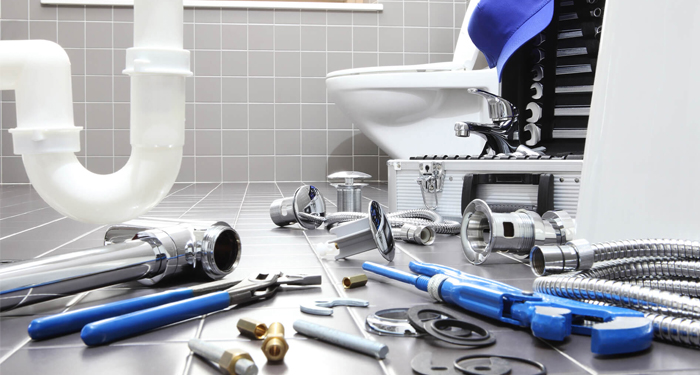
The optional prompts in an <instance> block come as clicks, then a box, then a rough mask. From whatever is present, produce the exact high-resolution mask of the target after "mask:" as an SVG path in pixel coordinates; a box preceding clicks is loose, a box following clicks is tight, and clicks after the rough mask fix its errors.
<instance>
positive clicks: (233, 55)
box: [221, 51, 248, 76]
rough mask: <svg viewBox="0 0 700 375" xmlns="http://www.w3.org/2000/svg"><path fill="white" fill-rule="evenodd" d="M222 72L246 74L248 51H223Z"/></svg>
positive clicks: (232, 74)
mask: <svg viewBox="0 0 700 375" xmlns="http://www.w3.org/2000/svg"><path fill="white" fill-rule="evenodd" d="M221 58H222V67H221V69H222V74H223V75H225V76H247V75H248V52H246V51H223V52H222V53H221Z"/></svg>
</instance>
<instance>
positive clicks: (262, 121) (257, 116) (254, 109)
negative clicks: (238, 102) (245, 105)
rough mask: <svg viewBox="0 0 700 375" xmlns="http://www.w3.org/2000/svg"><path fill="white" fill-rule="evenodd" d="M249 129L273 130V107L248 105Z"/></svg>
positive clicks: (270, 105) (269, 105) (268, 105)
mask: <svg viewBox="0 0 700 375" xmlns="http://www.w3.org/2000/svg"><path fill="white" fill-rule="evenodd" d="M249 111H250V121H249V123H250V129H273V128H274V127H275V106H274V105H273V104H250V105H249Z"/></svg>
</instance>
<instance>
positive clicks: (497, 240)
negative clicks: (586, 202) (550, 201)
mask: <svg viewBox="0 0 700 375" xmlns="http://www.w3.org/2000/svg"><path fill="white" fill-rule="evenodd" d="M574 235H575V224H574V220H573V219H572V218H571V217H570V216H569V214H568V213H566V212H565V211H548V212H546V213H545V214H544V215H542V216H540V215H538V214H537V213H536V212H532V211H527V210H517V211H515V212H511V213H495V212H492V211H491V208H490V207H489V205H488V204H487V203H486V202H484V201H483V200H481V199H475V200H473V201H472V202H470V203H469V205H468V206H467V208H466V209H465V210H464V216H463V218H462V225H461V230H460V237H461V241H462V250H463V251H464V255H465V256H466V257H467V260H468V261H469V262H470V263H472V264H481V263H483V262H485V261H486V259H488V257H489V255H490V254H491V252H493V251H509V252H511V253H515V254H520V255H527V254H530V250H531V249H532V247H533V246H536V245H545V244H562V243H565V242H566V241H568V240H571V239H572V238H573V236H574Z"/></svg>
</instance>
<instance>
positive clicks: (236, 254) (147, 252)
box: [0, 221, 241, 311]
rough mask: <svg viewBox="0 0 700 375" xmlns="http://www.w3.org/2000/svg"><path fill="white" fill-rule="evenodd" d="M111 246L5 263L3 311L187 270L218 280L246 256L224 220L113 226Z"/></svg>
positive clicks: (0, 280)
mask: <svg viewBox="0 0 700 375" xmlns="http://www.w3.org/2000/svg"><path fill="white" fill-rule="evenodd" d="M104 243H105V245H104V246H102V247H98V248H95V249H89V250H81V251H76V252H73V253H68V254H62V255H56V256H51V257H45V258H39V259H33V260H28V261H22V262H17V263H13V264H10V265H8V266H4V267H0V311H6V310H11V309H14V308H18V307H22V306H27V305H32V304H35V303H39V302H43V301H48V300H51V299H55V298H60V297H64V296H68V295H72V294H75V293H80V292H84V291H88V290H92V289H97V288H102V287H105V286H109V285H114V284H119V283H123V282H127V281H132V280H138V281H139V282H140V283H142V284H144V285H154V284H156V283H158V282H160V281H162V280H165V279H169V278H172V277H177V276H183V275H199V276H202V277H205V278H208V279H212V280H218V279H221V278H223V277H224V276H226V275H228V274H229V273H231V272H232V271H233V270H234V269H235V268H236V267H237V266H238V263H239V261H240V258H241V239H240V237H239V236H238V233H237V232H236V231H235V230H234V229H233V228H231V226H230V225H228V224H227V223H224V222H205V223H175V222H148V221H138V222H134V224H133V225H131V224H129V223H127V224H123V225H117V226H113V227H110V228H109V229H108V230H107V233H106V234H105V241H104Z"/></svg>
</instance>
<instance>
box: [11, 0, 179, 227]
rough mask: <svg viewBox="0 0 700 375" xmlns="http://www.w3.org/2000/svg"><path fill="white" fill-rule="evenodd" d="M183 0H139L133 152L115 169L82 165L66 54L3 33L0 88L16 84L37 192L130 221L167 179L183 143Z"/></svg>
mask: <svg viewBox="0 0 700 375" xmlns="http://www.w3.org/2000/svg"><path fill="white" fill-rule="evenodd" d="M182 30H183V0H159V1H153V0H135V1H134V48H130V49H128V50H127V53H126V69H125V70H124V73H126V74H128V75H130V76H131V149H132V153H131V157H130V158H129V161H128V162H127V164H126V165H125V166H124V167H123V168H122V169H121V170H119V171H118V172H115V173H113V174H110V175H99V174H95V173H92V172H90V171H88V170H87V169H85V168H84V167H83V166H82V165H81V164H80V162H79V161H78V158H77V157H76V156H75V152H77V151H80V130H81V128H79V127H76V126H75V125H74V122H73V103H72V99H71V98H72V97H73V96H72V90H71V71H70V61H69V59H68V55H67V54H66V52H65V51H64V50H63V48H61V47H60V46H59V45H58V44H56V43H53V42H48V41H42V40H33V41H2V42H0V90H15V98H16V99H15V100H16V105H17V127H16V128H15V129H10V133H12V137H13V138H12V140H13V146H14V152H15V154H18V155H22V160H23V162H24V167H25V169H26V170H27V175H28V176H29V180H30V181H31V183H32V185H33V186H34V188H35V189H36V190H37V192H38V193H39V195H40V196H41V197H42V198H43V199H44V200H45V201H46V202H47V203H48V204H49V205H51V207H53V208H54V209H56V210H57V211H59V212H60V213H62V214H64V215H66V216H68V217H70V218H72V219H75V220H78V221H82V222H89V223H98V224H108V223H117V222H122V221H127V220H130V219H133V218H135V217H137V216H139V215H142V214H144V213H146V212H147V211H149V210H150V209H151V208H153V206H155V205H156V204H158V203H159V202H160V201H161V200H162V199H163V198H164V197H165V195H166V194H167V193H168V191H169V190H170V188H171V187H172V185H173V183H174V182H175V179H176V178H177V174H178V172H179V170H180V162H181V160H182V147H183V145H184V143H185V77H187V76H190V75H191V74H192V73H191V72H190V53H189V51H186V50H184V49H183V47H182V39H183V37H182V34H183V31H182Z"/></svg>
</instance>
